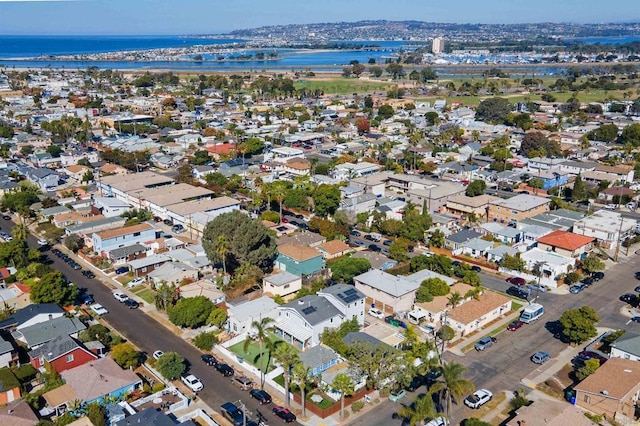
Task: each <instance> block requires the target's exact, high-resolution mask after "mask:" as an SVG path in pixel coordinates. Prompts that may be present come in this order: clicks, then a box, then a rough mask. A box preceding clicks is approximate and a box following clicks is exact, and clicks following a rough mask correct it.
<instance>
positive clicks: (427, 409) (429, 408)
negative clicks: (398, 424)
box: [398, 392, 439, 426]
mask: <svg viewBox="0 0 640 426" xmlns="http://www.w3.org/2000/svg"><path fill="white" fill-rule="evenodd" d="M438 414H439V413H438V412H437V411H436V407H435V404H434V403H433V393H432V392H427V393H426V395H422V396H419V397H418V398H417V399H416V400H415V401H414V403H413V404H411V405H406V406H404V407H403V408H401V409H400V410H398V415H399V416H400V417H402V418H405V419H407V420H408V421H409V424H410V425H412V426H413V425H423V424H424V422H425V420H426V419H434V418H436V417H437V416H438Z"/></svg>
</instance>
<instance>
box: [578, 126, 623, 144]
mask: <svg viewBox="0 0 640 426" xmlns="http://www.w3.org/2000/svg"><path fill="white" fill-rule="evenodd" d="M585 136H586V137H587V139H589V140H591V141H602V142H613V141H614V140H616V138H617V137H618V126H616V125H615V124H603V125H602V126H600V127H598V128H597V129H595V130H592V131H590V132H588V133H587V134H586V135H585Z"/></svg>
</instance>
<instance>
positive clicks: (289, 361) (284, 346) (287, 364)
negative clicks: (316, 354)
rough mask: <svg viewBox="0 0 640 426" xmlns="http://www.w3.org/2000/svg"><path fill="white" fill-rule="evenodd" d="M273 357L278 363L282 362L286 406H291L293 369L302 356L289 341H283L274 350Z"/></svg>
mask: <svg viewBox="0 0 640 426" xmlns="http://www.w3.org/2000/svg"><path fill="white" fill-rule="evenodd" d="M273 358H274V360H275V361H276V362H277V363H278V364H280V366H282V370H283V373H282V375H283V377H284V395H285V398H284V406H285V407H286V408H289V404H290V400H289V386H290V383H291V370H292V369H293V367H294V366H295V365H296V364H299V363H300V358H298V351H297V350H296V349H295V348H294V347H293V346H291V345H289V344H288V343H281V344H279V345H278V346H277V347H276V350H275V351H274V352H273Z"/></svg>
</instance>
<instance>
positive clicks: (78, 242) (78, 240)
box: [64, 234, 84, 253]
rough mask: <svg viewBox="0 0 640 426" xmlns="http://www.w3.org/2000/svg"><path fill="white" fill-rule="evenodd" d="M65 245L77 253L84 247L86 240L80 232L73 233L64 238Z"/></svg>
mask: <svg viewBox="0 0 640 426" xmlns="http://www.w3.org/2000/svg"><path fill="white" fill-rule="evenodd" d="M64 245H65V247H66V248H68V249H69V250H71V251H72V252H74V253H76V252H77V251H78V250H80V249H81V248H82V247H84V240H83V239H82V237H81V236H80V235H78V234H71V235H69V236H68V237H67V238H65V239H64Z"/></svg>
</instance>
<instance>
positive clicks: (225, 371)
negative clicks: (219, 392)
mask: <svg viewBox="0 0 640 426" xmlns="http://www.w3.org/2000/svg"><path fill="white" fill-rule="evenodd" d="M215 368H216V370H218V372H220V373H221V374H222V375H223V376H226V377H231V376H233V374H234V371H233V368H231V367H229V365H227V364H224V363H222V362H220V363H218V364H216V365H215Z"/></svg>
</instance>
